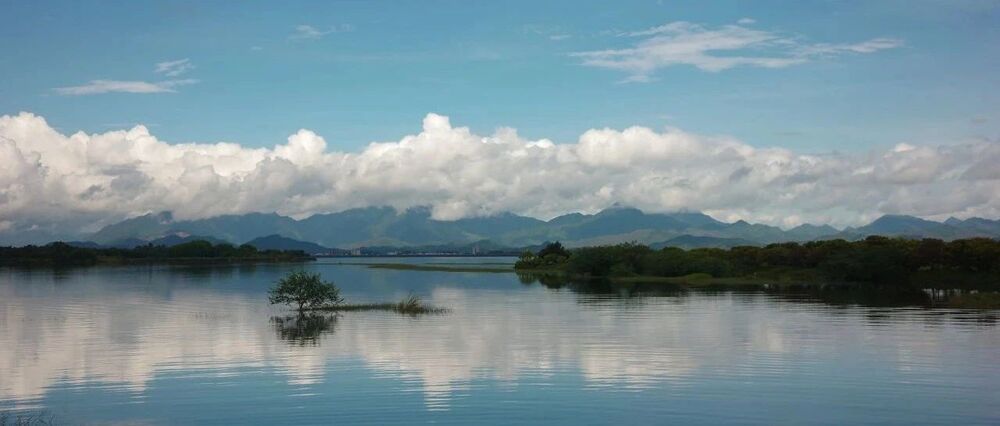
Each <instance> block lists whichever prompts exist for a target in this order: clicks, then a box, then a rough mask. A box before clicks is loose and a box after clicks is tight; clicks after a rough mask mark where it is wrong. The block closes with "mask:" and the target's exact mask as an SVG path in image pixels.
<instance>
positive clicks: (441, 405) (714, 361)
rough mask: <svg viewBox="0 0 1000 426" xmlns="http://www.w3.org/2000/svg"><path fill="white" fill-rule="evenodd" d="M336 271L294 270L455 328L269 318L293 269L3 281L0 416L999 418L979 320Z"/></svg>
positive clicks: (370, 315) (379, 320) (988, 322)
mask: <svg viewBox="0 0 1000 426" xmlns="http://www.w3.org/2000/svg"><path fill="white" fill-rule="evenodd" d="M384 261H386V260H384V259H380V260H379V262H384ZM407 261H408V262H413V261H414V260H412V259H410V260H407ZM419 261H421V262H460V261H463V260H462V259H421V260H419ZM473 261H474V262H483V261H484V260H483V259H475V260H473ZM487 261H488V262H510V260H509V259H490V260H487ZM336 262H339V261H338V260H324V261H320V262H318V263H314V264H310V265H308V266H306V268H307V269H310V270H314V271H318V272H321V273H322V274H323V276H324V277H325V278H327V279H332V280H334V281H336V283H337V284H338V285H339V286H341V287H342V288H343V295H344V296H345V297H346V298H347V299H348V300H349V301H352V302H363V301H386V300H395V299H399V298H401V297H403V296H405V295H406V294H407V293H409V292H413V293H415V294H417V295H420V296H422V297H424V298H425V299H426V300H427V301H429V302H430V303H432V304H434V305H437V306H442V307H448V308H451V309H452V311H451V313H449V314H446V315H436V316H423V317H416V318H411V317H406V316H400V315H397V314H393V313H385V312H352V313H344V314H341V315H339V316H328V317H318V318H312V319H309V320H308V321H303V323H302V324H299V323H297V321H298V320H297V319H296V318H294V317H290V318H285V316H287V315H289V313H288V312H287V311H285V310H282V309H280V308H276V307H275V308H273V307H270V306H268V304H267V301H266V290H267V288H268V287H269V286H270V285H271V283H272V282H273V281H275V280H276V279H277V278H278V277H280V276H281V275H283V274H284V273H286V272H287V271H289V270H290V269H292V268H294V267H295V266H290V265H256V266H234V267H212V268H208V267H198V268H195V267H168V266H155V267H107V268H104V267H102V268H90V269H76V270H70V271H51V270H35V271H24V270H9V269H0V411H4V410H7V411H9V410H29V411H36V412H37V411H42V410H44V411H45V412H47V413H50V414H52V415H54V416H55V418H56V421H57V423H63V424H75V423H91V424H92V423H111V422H114V423H120V422H128V423H139V424H146V423H148V424H191V423H200V424H205V423H208V424H212V423H216V424H251V423H259V424H273V423H301V424H320V423H322V424H326V423H330V422H338V423H375V424H387V423H432V422H433V423H460V424H465V423H470V422H475V423H494V424H510V423H543V422H545V423H557V424H558V423H563V424H607V423H617V422H624V423H626V424H634V423H636V422H642V423H654V422H655V423H668V422H669V423H686V424H696V423H705V424H713V423H727V422H739V423H761V424H801V423H811V424H856V423H897V424H914V423H941V424H997V423H1000V382H998V381H1000V328H998V325H997V323H996V318H995V316H993V315H992V314H989V313H979V312H972V311H969V312H963V311H957V310H929V309H923V308H916V307H878V306H863V305H859V304H855V303H851V302H850V300H847V301H844V300H842V298H840V299H838V300H837V302H838V303H836V304H833V303H825V302H823V301H822V300H816V299H815V298H813V297H810V296H803V295H798V296H790V295H780V294H769V293H764V292H726V291H722V292H680V293H677V292H673V293H671V292H661V293H659V294H649V293H643V292H639V291H634V290H631V291H626V290H622V289H612V288H601V287H598V288H568V287H563V288H549V287H546V286H543V285H541V284H538V283H533V284H532V283H522V281H521V280H519V279H518V277H517V276H516V275H513V274H488V273H448V272H422V271H392V270H379V269H368V268H366V267H364V266H348V265H337V264H335V263H336Z"/></svg>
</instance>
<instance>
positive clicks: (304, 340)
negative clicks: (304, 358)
mask: <svg viewBox="0 0 1000 426" xmlns="http://www.w3.org/2000/svg"><path fill="white" fill-rule="evenodd" d="M271 324H274V330H275V331H276V332H277V333H278V337H279V338H280V339H281V340H284V341H286V342H289V343H293V344H297V345H299V346H305V345H307V344H309V345H317V344H319V337H320V336H321V335H323V334H325V333H332V332H333V328H334V326H336V325H337V315H335V314H329V315H324V314H317V313H299V314H297V315H286V316H273V317H271Z"/></svg>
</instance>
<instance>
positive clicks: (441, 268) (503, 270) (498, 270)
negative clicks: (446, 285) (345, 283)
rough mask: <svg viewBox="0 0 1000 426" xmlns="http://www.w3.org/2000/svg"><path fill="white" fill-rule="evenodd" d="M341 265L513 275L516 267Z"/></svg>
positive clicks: (357, 263)
mask: <svg viewBox="0 0 1000 426" xmlns="http://www.w3.org/2000/svg"><path fill="white" fill-rule="evenodd" d="M340 265H357V266H367V267H368V268H371V269H392V270H399V271H439V272H485V273H511V272H514V267H513V266H511V267H508V268H503V267H499V266H487V265H486V264H482V265H477V264H470V265H468V266H466V265H460V264H451V265H444V264H419V265H418V264H412V263H363V262H353V263H340Z"/></svg>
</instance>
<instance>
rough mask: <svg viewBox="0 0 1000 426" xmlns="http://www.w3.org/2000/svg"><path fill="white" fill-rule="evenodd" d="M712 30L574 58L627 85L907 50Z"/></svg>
mask: <svg viewBox="0 0 1000 426" xmlns="http://www.w3.org/2000/svg"><path fill="white" fill-rule="evenodd" d="M747 19H748V18H744V19H741V20H739V21H738V22H739V25H725V26H722V27H719V28H708V27H705V26H703V25H700V24H694V23H690V22H683V21H679V22H670V23H667V24H664V25H660V26H657V27H653V28H649V29H646V30H641V31H633V32H629V33H623V34H621V35H623V36H628V37H641V38H642V39H641V40H639V41H638V42H636V43H635V44H634V45H633V46H631V47H627V48H622V49H606V50H594V51H586V52H577V53H573V54H571V55H572V56H574V57H578V58H581V59H582V61H583V64H584V65H588V66H594V67H601V68H609V69H615V70H620V71H624V72H626V73H628V74H629V76H628V77H626V79H625V80H626V81H631V82H644V81H649V80H651V76H652V74H653V73H654V72H655V71H657V70H659V69H662V68H666V67H670V66H675V65H690V66H694V67H696V68H698V69H701V70H704V71H709V72H718V71H723V70H727V69H730V68H734V67H738V66H749V67H760V68H784V67H788V66H792V65H797V64H801V63H804V62H808V61H809V60H811V59H814V58H816V57H820V56H833V55H839V54H845V53H859V54H860V53H873V52H877V51H879V50H884V49H892V48H896V47H899V46H902V44H903V42H902V41H901V40H898V39H892V38H876V39H871V40H868V41H863V42H860V43H853V44H829V43H821V44H807V43H803V42H802V41H800V38H801V37H792V36H788V35H784V34H781V33H777V32H770V31H763V30H756V29H752V28H747V27H746V26H745V25H746V24H749V23H752V22H751V21H752V20H749V21H748V20H747Z"/></svg>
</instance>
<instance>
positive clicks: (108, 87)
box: [53, 79, 198, 96]
mask: <svg viewBox="0 0 1000 426" xmlns="http://www.w3.org/2000/svg"><path fill="white" fill-rule="evenodd" d="M197 82H198V80H194V79H181V80H166V81H158V82H148V81H121V80H91V81H90V82H88V83H87V84H82V85H79V86H70V87H57V88H55V89H53V90H54V91H55V92H56V93H58V94H60V95H68V96H82V95H99V94H103V93H115V92H117V93H173V92H176V91H177V90H175V88H176V87H178V86H185V85H188V84H194V83H197Z"/></svg>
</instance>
